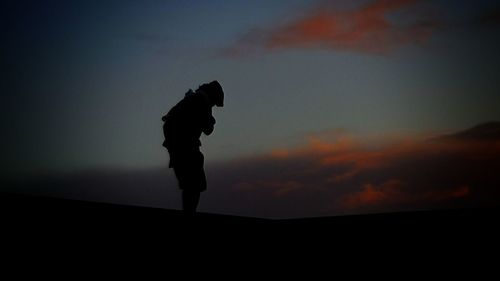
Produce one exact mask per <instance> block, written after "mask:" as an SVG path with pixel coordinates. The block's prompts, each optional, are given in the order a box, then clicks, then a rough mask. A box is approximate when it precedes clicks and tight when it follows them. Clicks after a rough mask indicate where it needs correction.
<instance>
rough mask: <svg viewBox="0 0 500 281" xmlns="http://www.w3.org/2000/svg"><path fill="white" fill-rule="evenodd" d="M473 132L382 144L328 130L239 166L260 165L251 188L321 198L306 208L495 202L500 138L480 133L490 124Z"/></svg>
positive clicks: (285, 197) (296, 198)
mask: <svg viewBox="0 0 500 281" xmlns="http://www.w3.org/2000/svg"><path fill="white" fill-rule="evenodd" d="M474 132H475V133H474V134H473V135H474V136H477V137H478V138H475V137H472V138H471V137H470V134H465V135H452V136H451V137H450V136H447V137H439V138H436V137H432V138H431V137H427V138H424V140H420V139H421V138H422V137H421V136H419V137H415V138H411V137H410V138H405V139H404V140H394V139H386V140H376V141H375V143H376V144H377V145H376V146H374V145H373V143H372V142H368V143H366V142H362V141H361V140H359V139H357V138H355V137H353V136H352V135H349V134H346V133H338V132H336V133H334V134H331V135H328V134H325V133H322V134H318V135H311V136H308V137H306V140H307V141H306V142H305V143H304V145H302V146H298V147H295V148H280V149H276V150H273V151H272V152H270V153H269V154H268V155H267V156H263V157H261V158H259V159H257V160H254V162H252V163H249V164H248V165H246V166H244V167H242V168H241V169H244V170H246V171H248V170H250V169H255V171H254V172H252V173H251V174H252V175H253V177H254V178H255V180H254V181H250V184H251V185H252V187H253V189H252V190H250V191H248V192H247V194H250V193H253V192H257V193H259V194H268V196H269V197H270V198H275V199H276V200H279V201H280V202H288V203H287V205H294V204H306V203H304V202H305V201H307V202H318V203H317V204H316V205H315V206H311V205H307V208H317V209H320V207H321V208H322V210H333V211H332V212H340V213H342V212H348V213H359V212H361V213H363V212H377V211H388V210H391V211H394V210H408V209H423V208H424V209H425V208H437V207H439V208H443V207H449V206H464V205H460V204H476V203H477V202H497V201H498V200H499V198H500V197H499V196H500V194H499V193H498V191H497V190H498V188H497V186H498V185H499V184H500V176H499V175H498V173H497V172H496V171H497V170H498V169H500V139H499V138H498V137H494V136H491V137H482V136H483V133H487V134H491V131H490V130H486V131H485V130H480V132H478V131H477V130H475V131H474ZM464 136H465V137H464ZM398 139H399V138H398ZM411 139H413V140H411ZM253 167H257V168H253ZM304 198H308V199H307V200H306V199H304ZM302 201H304V202H302ZM464 202H468V203H464ZM488 204H490V203H488ZM318 212H319V211H318Z"/></svg>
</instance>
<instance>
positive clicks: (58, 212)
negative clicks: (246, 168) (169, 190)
mask: <svg viewBox="0 0 500 281" xmlns="http://www.w3.org/2000/svg"><path fill="white" fill-rule="evenodd" d="M0 195H1V196H0V206H1V214H2V215H1V221H2V226H1V229H2V230H1V231H2V241H3V242H4V245H8V246H10V247H13V248H14V249H17V248H22V249H24V250H26V249H27V250H28V251H29V250H31V249H34V248H36V249H39V248H42V249H45V250H50V251H53V250H54V249H58V250H60V249H63V251H64V250H67V249H79V250H84V251H87V250H88V249H89V248H90V249H93V251H94V250H96V249H97V250H99V249H113V251H115V250H118V251H129V250H132V249H135V250H137V249H141V250H148V249H149V250H155V251H158V253H160V254H165V253H172V252H177V253H178V251H180V252H185V251H186V250H187V249H188V248H189V249H191V251H193V249H194V250H199V249H201V248H202V249H205V250H206V249H207V248H208V249H209V251H208V252H217V251H218V250H220V249H223V248H224V249H227V250H229V251H238V252H240V253H241V251H243V252H245V250H246V251H253V252H255V251H266V252H267V253H274V254H278V255H281V254H284V253H288V254H290V255H292V256H293V253H295V254H296V251H304V250H305V251H306V252H309V253H313V252H317V251H324V252H325V253H327V254H328V253H329V252H331V251H333V252H336V253H339V251H342V252H344V253H345V252H349V253H350V254H352V255H361V256H365V255H366V254H368V255H374V253H375V252H377V253H381V252H384V251H397V252H401V251H403V252H414V251H419V252H421V253H422V252H428V251H432V252H433V254H435V253H436V252H434V251H437V253H441V254H443V253H446V254H447V255H448V254H450V253H451V254H453V253H456V254H460V253H462V254H463V253H464V252H463V251H466V250H474V251H478V252H479V251H484V250H487V251H488V250H491V251H493V249H494V248H496V247H497V246H498V243H499V242H498V241H499V237H500V236H499V234H500V231H499V230H498V224H499V214H500V212H499V210H498V209H491V208H490V209H459V210H433V211H416V212H402V213H388V214H372V215H355V216H339V217H324V218H304V219H288V220H268V219H259V218H246V217H237V216H227V215H216V214H205V213H200V214H198V215H197V216H195V217H185V216H184V215H183V214H182V213H181V212H180V211H177V210H165V209H155V208H145V207H133V206H122V205H113V204H105V203H92V202H83V201H75V200H66V199H56V198H48V197H35V196H28V195H20V194H6V193H3V194H0ZM71 251H72V250H71ZM205 252H206V251H205ZM288 254H287V255H288ZM302 257H303V256H302Z"/></svg>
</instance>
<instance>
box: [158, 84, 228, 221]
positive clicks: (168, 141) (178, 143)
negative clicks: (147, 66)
mask: <svg viewBox="0 0 500 281" xmlns="http://www.w3.org/2000/svg"><path fill="white" fill-rule="evenodd" d="M214 105H216V106H218V107H222V106H224V91H223V90H222V87H221V85H220V84H219V82H217V81H212V82H210V83H207V84H203V85H201V86H200V87H199V88H198V89H197V90H196V91H193V90H189V91H188V92H187V93H186V95H185V97H184V98H183V99H182V100H181V101H180V102H179V103H177V104H176V105H175V106H174V107H173V108H172V109H170V111H169V112H168V113H167V114H166V115H165V116H163V117H162V120H163V121H164V123H163V133H164V136H165V141H164V142H163V146H164V147H165V148H167V150H168V152H169V154H170V164H169V167H170V168H173V169H174V172H175V176H176V177H177V180H178V182H179V188H180V189H181V190H182V208H183V210H184V212H185V213H186V214H195V213H196V208H197V207H198V202H199V200H200V192H203V191H205V190H206V189H207V181H206V177H205V171H204V169H203V162H204V157H203V154H202V153H201V151H200V146H201V142H200V137H201V133H204V134H205V135H210V134H211V133H212V132H213V130H214V125H215V118H214V117H213V116H212V107H213V106H214Z"/></svg>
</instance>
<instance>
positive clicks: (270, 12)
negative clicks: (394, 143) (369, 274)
mask: <svg viewBox="0 0 500 281" xmlns="http://www.w3.org/2000/svg"><path fill="white" fill-rule="evenodd" d="M1 5H2V8H1V11H2V12H0V13H1V14H2V15H1V18H2V19H1V22H2V25H3V26H4V28H3V29H2V31H1V32H2V44H1V52H2V60H1V64H2V65H1V67H2V73H3V75H2V76H3V78H2V83H1V84H2V85H1V86H0V87H1V93H2V94H1V102H0V109H1V111H0V114H1V122H0V126H1V127H0V129H1V131H2V139H1V147H2V148H1V149H2V162H1V164H2V172H1V173H2V176H4V177H9V178H12V177H13V178H18V177H19V178H25V177H28V176H31V175H34V174H38V173H62V172H74V171H83V170H88V169H101V168H102V169H108V168H128V169H149V168H152V167H159V166H165V165H166V163H167V162H168V156H167V154H166V151H165V150H164V148H163V147H162V146H161V143H162V138H163V136H162V132H161V125H162V124H161V116H162V115H163V114H164V113H166V112H167V111H168V110H169V108H170V107H172V106H173V105H174V104H175V103H176V102H177V101H178V100H180V99H181V98H182V97H183V95H184V93H185V92H186V91H187V90H188V89H189V88H196V87H197V86H198V85H200V84H202V83H205V82H209V81H211V80H214V79H217V80H219V81H220V82H221V84H222V85H223V88H224V90H225V92H226V101H225V107H224V108H222V109H220V108H216V109H214V116H215V117H216V119H217V124H216V131H215V133H214V134H213V135H212V136H210V137H208V138H204V139H203V140H202V142H203V147H202V149H203V151H204V153H205V155H206V159H207V163H208V164H210V163H225V162H227V161H235V159H236V160H237V159H242V158H245V159H246V158H248V157H258V156H259V155H269V153H271V154H273V153H275V154H276V153H278V154H279V153H280V151H281V152H283V151H286V150H287V149H289V148H296V149H299V150H300V147H304V146H307V145H308V144H310V143H311V136H318V135H321V136H325V135H328V136H331V135H332V134H333V135H335V136H337V135H338V134H339V132H341V133H342V135H345V134H348V135H350V136H355V138H356V140H357V141H359V142H362V143H369V142H371V141H373V139H380V138H383V139H385V138H389V137H402V136H406V137H416V136H429V135H433V134H436V135H437V134H441V133H446V132H454V131H459V130H462V129H465V128H469V127H471V126H473V125H476V124H479V123H482V122H485V121H490V120H500V85H499V83H498V81H499V78H500V68H499V67H498V66H499V65H500V53H499V52H498V50H500V4H499V3H498V1H493V0H491V1H487V0H478V1H465V0H464V1H441V0H436V1H423V0H421V1H419V0H395V1H386V0H373V1H361V0H360V1H302V0H293V1H292V0H287V1H285V0H283V1H269V0H265V1H264V0H262V1H243V0H241V1H239V0H238V1H233V0H232V1H222V0H221V1H140V2H137V1H22V0H21V1H3V3H2V4H1ZM275 154H273V155H275ZM250 177H251V175H250Z"/></svg>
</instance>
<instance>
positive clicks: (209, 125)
mask: <svg viewBox="0 0 500 281" xmlns="http://www.w3.org/2000/svg"><path fill="white" fill-rule="evenodd" d="M214 125H215V118H214V117H213V116H212V114H210V116H209V117H208V118H207V119H206V121H205V122H204V124H203V125H202V127H201V131H202V132H203V133H204V134H205V135H207V136H208V135H210V134H211V133H212V132H213V131H214Z"/></svg>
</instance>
